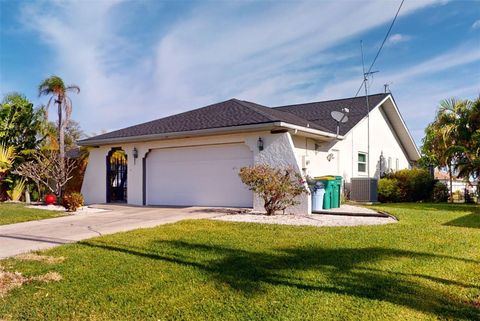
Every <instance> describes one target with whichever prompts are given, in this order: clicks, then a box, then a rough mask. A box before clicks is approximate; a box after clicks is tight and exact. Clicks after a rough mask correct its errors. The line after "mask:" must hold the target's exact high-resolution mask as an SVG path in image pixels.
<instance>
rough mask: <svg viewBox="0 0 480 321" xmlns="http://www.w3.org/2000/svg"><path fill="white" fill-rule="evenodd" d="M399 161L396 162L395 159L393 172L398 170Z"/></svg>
mask: <svg viewBox="0 0 480 321" xmlns="http://www.w3.org/2000/svg"><path fill="white" fill-rule="evenodd" d="M399 167H400V166H399V161H398V158H397V159H396V162H395V170H396V171H398V168H399Z"/></svg>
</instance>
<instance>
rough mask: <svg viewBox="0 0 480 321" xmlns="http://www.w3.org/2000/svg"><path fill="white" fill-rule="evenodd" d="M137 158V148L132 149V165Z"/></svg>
mask: <svg viewBox="0 0 480 321" xmlns="http://www.w3.org/2000/svg"><path fill="white" fill-rule="evenodd" d="M137 158H138V149H137V147H133V163H134V164H135V162H136V160H137Z"/></svg>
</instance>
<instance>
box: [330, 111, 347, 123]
mask: <svg viewBox="0 0 480 321" xmlns="http://www.w3.org/2000/svg"><path fill="white" fill-rule="evenodd" d="M331 115H332V118H333V119H335V120H336V121H337V122H339V123H346V122H347V121H348V116H347V113H343V112H341V111H336V110H334V111H332V112H331Z"/></svg>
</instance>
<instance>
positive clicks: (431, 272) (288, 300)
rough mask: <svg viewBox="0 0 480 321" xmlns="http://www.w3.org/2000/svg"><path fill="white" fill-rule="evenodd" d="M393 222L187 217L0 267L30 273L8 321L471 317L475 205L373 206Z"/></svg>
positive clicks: (475, 295) (9, 299)
mask: <svg viewBox="0 0 480 321" xmlns="http://www.w3.org/2000/svg"><path fill="white" fill-rule="evenodd" d="M377 208H379V209H381V210H383V211H387V212H390V213H392V214H394V215H395V216H397V217H398V218H399V219H400V222H399V223H397V224H390V225H384V226H363V227H329V228H314V227H288V226H280V225H260V224H245V223H227V222H217V221H209V220H201V221H193V220H191V221H183V222H180V223H176V224H171V225H164V226H160V227H157V228H151V229H141V230H136V231H132V232H127V233H118V234H114V235H111V236H104V237H99V238H95V239H91V240H89V241H85V242H82V243H78V244H69V245H65V246H61V247H57V248H54V249H51V250H48V251H45V252H43V253H44V254H47V255H52V256H63V257H65V261H64V262H63V263H58V264H50V265H47V264H46V263H41V262H28V261H18V260H14V259H9V260H4V261H0V265H3V266H4V267H6V269H7V270H10V271H20V272H23V273H24V274H25V275H28V276H33V275H40V274H44V273H46V272H49V271H55V272H58V273H60V274H61V275H62V276H63V278H64V279H63V280H62V281H59V282H52V283H39V282H32V283H30V284H27V285H24V286H23V287H22V288H17V289H15V290H13V291H12V292H10V294H9V295H7V296H6V297H5V298H4V299H3V301H2V299H0V319H1V318H2V316H3V318H4V319H7V320H9V319H11V320H437V319H440V320H479V319H480V207H479V206H473V205H472V206H468V205H434V204H392V205H382V206H377Z"/></svg>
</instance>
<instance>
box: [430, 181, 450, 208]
mask: <svg viewBox="0 0 480 321" xmlns="http://www.w3.org/2000/svg"><path fill="white" fill-rule="evenodd" d="M448 197H449V192H448V187H447V185H445V184H444V183H442V182H438V181H437V182H435V185H433V191H432V201H434V202H437V203H440V202H446V201H448Z"/></svg>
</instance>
